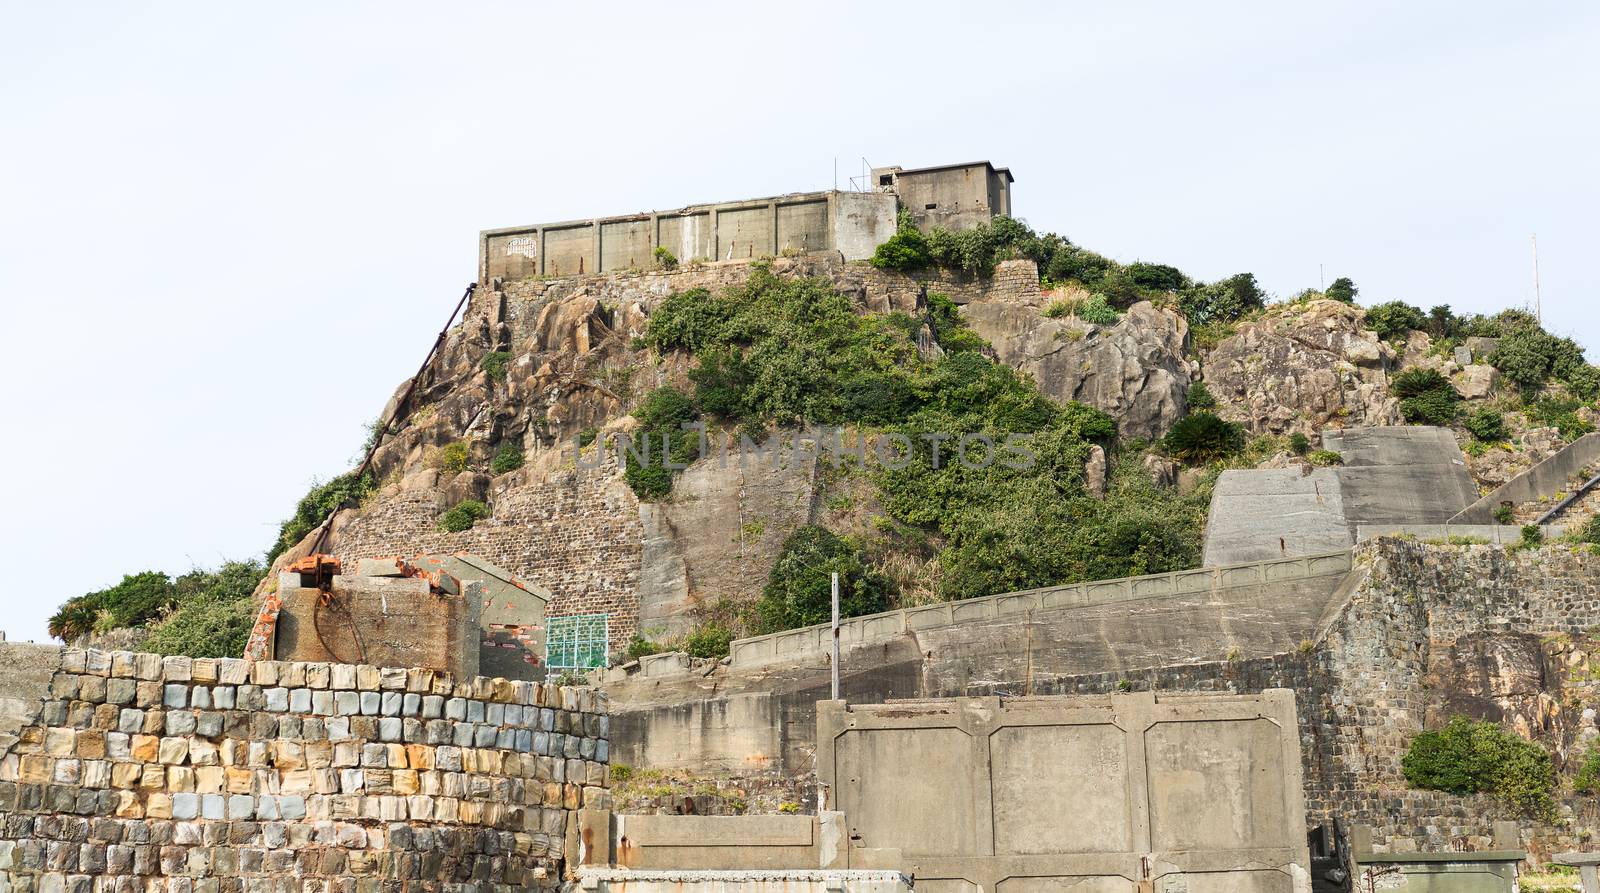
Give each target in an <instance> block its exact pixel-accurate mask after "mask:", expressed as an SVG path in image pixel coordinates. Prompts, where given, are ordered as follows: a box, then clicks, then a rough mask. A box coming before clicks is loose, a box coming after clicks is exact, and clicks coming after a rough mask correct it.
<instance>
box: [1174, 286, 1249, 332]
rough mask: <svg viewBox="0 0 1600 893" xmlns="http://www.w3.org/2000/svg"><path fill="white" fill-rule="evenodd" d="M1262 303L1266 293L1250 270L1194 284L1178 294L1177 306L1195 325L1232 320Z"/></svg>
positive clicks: (1244, 314) (1241, 316) (1237, 318)
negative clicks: (1207, 282)
mask: <svg viewBox="0 0 1600 893" xmlns="http://www.w3.org/2000/svg"><path fill="white" fill-rule="evenodd" d="M1266 305H1267V293H1266V292H1265V291H1263V290H1262V288H1261V286H1260V285H1259V284H1258V283H1257V282H1256V277H1255V274H1253V273H1238V274H1236V275H1233V276H1230V277H1228V278H1227V279H1222V280H1219V281H1217V282H1213V283H1211V284H1209V285H1197V286H1195V287H1193V288H1189V289H1185V290H1184V291H1183V293H1182V294H1181V295H1179V296H1178V310H1179V311H1181V312H1182V313H1183V315H1184V316H1185V317H1187V318H1188V320H1189V322H1190V324H1191V325H1195V326H1204V325H1213V324H1218V323H1230V322H1235V321H1237V320H1239V319H1242V318H1243V317H1244V316H1246V315H1247V314H1249V313H1252V312H1254V311H1257V310H1260V309H1262V308H1263V307H1265V306H1266Z"/></svg>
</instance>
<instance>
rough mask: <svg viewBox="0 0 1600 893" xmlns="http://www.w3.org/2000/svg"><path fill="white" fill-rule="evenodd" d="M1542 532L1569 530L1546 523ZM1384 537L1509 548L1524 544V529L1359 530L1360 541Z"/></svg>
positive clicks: (1421, 527) (1385, 527)
mask: <svg viewBox="0 0 1600 893" xmlns="http://www.w3.org/2000/svg"><path fill="white" fill-rule="evenodd" d="M1539 529H1540V530H1541V531H1543V532H1544V538H1545V539H1547V540H1552V539H1556V538H1557V537H1561V536H1565V535H1566V533H1567V528H1566V527H1564V526H1562V525H1560V524H1545V525H1543V526H1542V527H1540V528H1539ZM1380 536H1411V537H1416V538H1417V539H1420V540H1424V541H1426V540H1444V541H1449V540H1450V539H1451V538H1458V539H1468V540H1483V541H1484V542H1485V543H1493V544H1496V545H1501V546H1508V545H1511V544H1512V543H1517V542H1521V540H1522V528H1521V527H1519V526H1517V525H1515V524H1362V525H1360V526H1359V527H1357V528H1356V540H1357V541H1358V542H1363V543H1364V542H1366V541H1367V540H1370V539H1375V538H1377V537H1380Z"/></svg>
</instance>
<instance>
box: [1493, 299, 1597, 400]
mask: <svg viewBox="0 0 1600 893" xmlns="http://www.w3.org/2000/svg"><path fill="white" fill-rule="evenodd" d="M1496 319H1497V320H1500V324H1501V326H1502V328H1503V329H1508V331H1506V333H1505V334H1504V335H1501V336H1500V341H1499V343H1498V344H1497V345H1496V346H1495V350H1494V353H1492V354H1490V355H1489V364H1490V365H1492V366H1494V367H1495V368H1496V369H1499V370H1500V374H1502V375H1504V376H1505V377H1506V378H1508V379H1510V380H1511V381H1512V382H1513V383H1515V384H1516V385H1517V386H1518V387H1521V388H1524V389H1533V388H1537V387H1539V386H1540V385H1542V384H1544V383H1545V382H1546V381H1549V380H1550V379H1552V378H1555V379H1558V380H1561V381H1568V380H1572V381H1574V382H1576V384H1577V385H1578V388H1576V389H1577V390H1580V391H1588V390H1589V389H1590V388H1591V387H1592V384H1593V382H1594V378H1595V372H1594V370H1593V369H1592V368H1591V367H1590V366H1589V365H1588V364H1587V363H1586V362H1584V359H1583V348H1581V347H1579V346H1578V345H1577V343H1576V342H1574V341H1573V340H1572V339H1571V338H1557V337H1556V336H1554V335H1552V334H1550V333H1549V332H1546V331H1545V330H1544V329H1542V328H1540V327H1539V325H1538V323H1537V322H1536V321H1530V320H1529V319H1523V318H1521V317H1508V316H1507V315H1506V314H1504V313H1502V314H1500V316H1498V317H1496Z"/></svg>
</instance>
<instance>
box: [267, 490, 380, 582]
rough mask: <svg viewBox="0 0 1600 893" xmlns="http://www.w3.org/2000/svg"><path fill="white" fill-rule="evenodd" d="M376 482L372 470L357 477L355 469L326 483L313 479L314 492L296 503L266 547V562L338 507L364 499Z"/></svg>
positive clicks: (271, 560)
mask: <svg viewBox="0 0 1600 893" xmlns="http://www.w3.org/2000/svg"><path fill="white" fill-rule="evenodd" d="M376 485H377V484H376V481H375V480H374V478H373V476H372V472H370V471H369V472H367V473H366V474H365V475H362V477H361V479H360V480H356V473H355V472H353V471H351V472H346V473H345V474H341V475H339V476H338V477H336V478H334V479H333V480H331V481H328V482H327V483H326V484H317V483H313V484H312V486H311V492H309V493H307V494H306V495H305V496H303V497H301V498H300V502H299V503H297V504H296V505H295V508H294V514H293V515H290V516H289V518H288V520H286V521H284V522H283V523H282V524H280V525H279V526H278V538H277V540H275V541H274V542H273V544H272V548H271V549H268V550H267V563H268V564H271V563H272V562H273V561H274V560H275V559H276V558H277V557H278V556H279V555H282V554H283V553H284V551H285V550H287V549H289V548H290V547H292V546H294V545H295V544H296V543H298V542H300V541H301V540H302V539H305V537H306V534H308V533H310V532H311V531H313V530H315V529H317V526H318V525H319V524H321V523H322V522H323V521H325V520H327V517H328V516H329V515H331V514H333V513H334V511H335V510H337V509H340V508H344V507H345V506H350V505H355V504H357V503H359V502H361V500H363V499H365V498H366V497H367V494H369V493H371V492H372V491H373V489H374V488H375V487H376Z"/></svg>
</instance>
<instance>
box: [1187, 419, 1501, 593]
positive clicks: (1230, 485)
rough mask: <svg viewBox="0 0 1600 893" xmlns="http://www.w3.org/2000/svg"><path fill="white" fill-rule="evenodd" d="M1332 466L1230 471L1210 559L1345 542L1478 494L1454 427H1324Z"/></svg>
mask: <svg viewBox="0 0 1600 893" xmlns="http://www.w3.org/2000/svg"><path fill="white" fill-rule="evenodd" d="M1322 440H1323V446H1324V447H1326V448H1327V449H1330V450H1333V451H1335V452H1337V453H1339V454H1340V455H1341V456H1342V457H1343V459H1344V464H1342V465H1339V466H1336V467H1332V468H1313V467H1311V466H1309V465H1306V466H1303V467H1300V468H1272V469H1233V470H1229V471H1224V472H1223V473H1222V474H1221V475H1220V476H1219V477H1218V478H1217V483H1216V487H1215V489H1214V490H1213V492H1212V497H1211V509H1210V512H1209V514H1208V517H1207V521H1206V547H1205V559H1204V560H1205V564H1206V566H1208V567H1210V566H1214V565H1222V564H1234V563H1238V562H1244V561H1265V560H1268V559H1271V558H1281V557H1285V556H1293V555H1305V554H1310V553H1316V552H1323V551H1327V550H1329V549H1334V548H1341V547H1343V548H1348V547H1349V546H1351V545H1353V544H1354V543H1355V541H1356V530H1357V528H1358V527H1359V526H1360V525H1362V524H1371V525H1400V524H1443V523H1445V522H1446V521H1448V520H1450V518H1451V516H1452V515H1454V514H1456V513H1457V512H1459V511H1460V510H1461V509H1462V508H1463V507H1464V506H1466V505H1467V504H1468V503H1470V502H1471V501H1472V500H1473V499H1474V498H1476V495H1477V489H1476V487H1475V486H1474V485H1473V483H1472V476H1471V475H1470V474H1469V473H1468V472H1467V466H1466V460H1465V458H1464V457H1463V456H1462V455H1461V449H1460V447H1458V446H1457V445H1456V442H1455V437H1454V435H1453V434H1452V433H1451V432H1450V431H1449V429H1447V428H1431V427H1426V426H1420V425H1407V426H1380V427H1372V428H1349V429H1345V430H1343V431H1325V432H1324V433H1323V435H1322Z"/></svg>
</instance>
